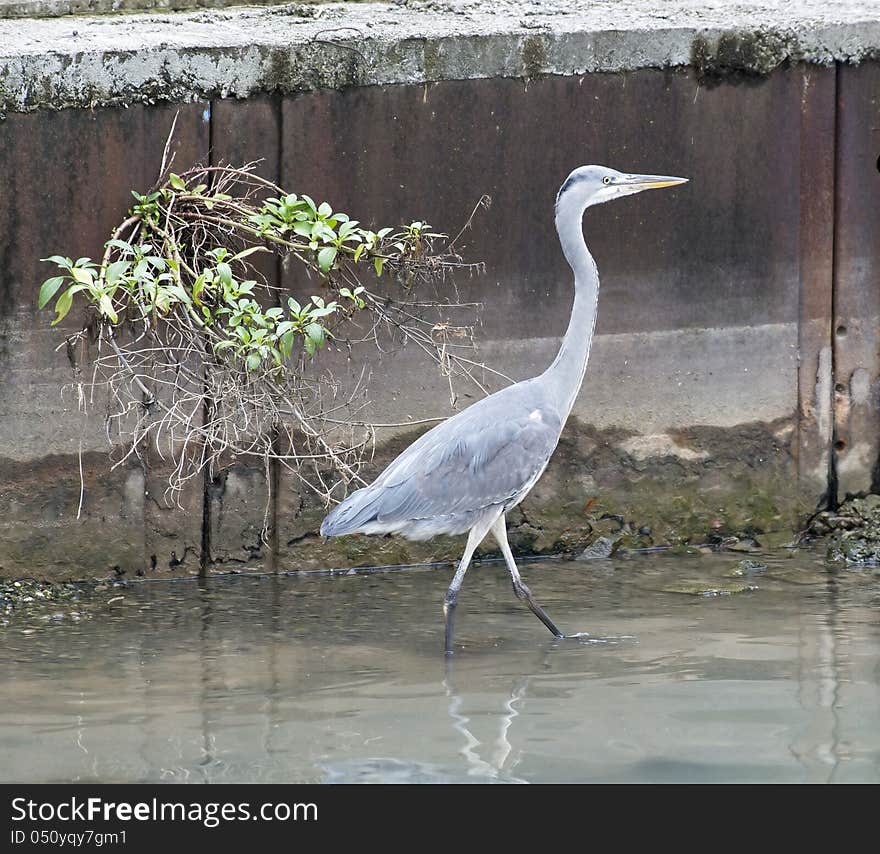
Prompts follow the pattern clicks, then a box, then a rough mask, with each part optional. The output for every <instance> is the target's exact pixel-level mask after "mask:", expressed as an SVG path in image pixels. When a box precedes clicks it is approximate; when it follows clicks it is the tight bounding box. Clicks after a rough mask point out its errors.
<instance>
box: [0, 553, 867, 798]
mask: <svg viewBox="0 0 880 854" xmlns="http://www.w3.org/2000/svg"><path fill="white" fill-rule="evenodd" d="M741 558H742V556H741V555H740V556H736V555H704V556H684V557H679V556H672V555H652V556H638V557H631V558H621V559H618V560H612V561H591V562H589V563H577V562H561V561H560V562H541V563H533V564H528V565H525V566H524V572H523V574H524V577H525V578H526V580H527V582H528V583H529V584H530V586H531V587H532V589H533V591H534V592H535V594H536V596H537V597H538V599H539V600H540V601H541V602H542V603H543V604H544V605H545V607H546V608H547V610H548V611H549V613H550V614H551V615H552V616H553V618H554V619H555V620H556V622H557V623H558V624H559V625H560V627H561V628H562V629H563V630H564V631H571V632H573V631H587V632H590V633H591V636H592V637H591V639H581V640H566V641H562V642H556V641H554V640H553V639H552V638H551V637H550V636H549V634H548V633H547V632H546V630H545V629H544V628H543V626H541V625H540V623H539V622H538V621H537V620H536V619H535V618H534V617H533V616H532V615H531V614H530V613H529V612H528V611H527V610H526V609H525V608H524V607H522V606H521V605H520V604H519V603H518V602H517V601H516V599H515V598H514V597H513V594H512V593H511V591H510V587H509V585H508V583H507V581H506V579H505V571H504V568H503V564H502V565H499V564H483V565H482V566H478V567H475V568H474V569H472V570H471V571H470V572H469V574H468V578H467V580H466V582H465V587H464V589H463V593H462V597H461V600H460V605H459V608H458V617H457V640H458V641H459V644H460V649H459V651H458V653H457V654H456V656H455V658H454V660H453V661H452V663H451V665H450V666H449V669H448V670H447V666H446V662H445V661H444V658H443V656H442V654H441V648H442V642H443V639H442V622H441V613H440V602H441V601H442V596H443V592H444V590H445V587H446V584H447V583H448V580H449V576H450V572H451V570H448V569H442V570H438V569H434V570H409V571H405V572H384V573H374V574H369V575H352V576H341V577H328V576H308V577H282V578H278V579H256V578H248V577H243V576H239V577H234V578H228V579H217V580H212V581H209V582H207V583H205V584H203V585H201V586H200V585H199V584H198V583H197V582H195V581H186V582H180V583H143V584H138V585H131V586H129V587H128V588H126V589H123V590H117V589H110V590H105V591H100V592H95V593H93V594H90V596H89V597H88V599H87V600H85V602H84V605H83V607H80V608H79V611H80V612H81V613H82V614H83V615H85V618H84V619H81V620H80V621H78V622H77V621H74V620H73V619H71V617H70V616H69V615H65V616H63V617H60V616H59V615H58V614H56V615H55V616H54V617H53V609H52V608H51V606H50V607H49V608H48V610H47V609H41V610H39V611H33V612H31V614H30V615H18V616H16V617H15V618H14V619H13V621H12V622H11V624H10V625H9V626H7V627H6V628H4V629H0V644H2V647H0V648H2V660H0V677H2V683H0V684H2V688H0V698H2V703H0V780H2V781H4V782H9V781H15V782H30V781H108V782H113V781H168V782H172V781H188V782H203V781H204V782H207V781H217V782H220V781H227V780H228V781H275V782H281V781H293V782H296V781H327V782H351V781H385V782H433V781H473V782H485V781H503V782H544V781H708V780H718V781H745V780H762V781H777V780H783V781H826V780H833V781H856V780H873V781H877V780H880V576H878V574H877V571H876V570H871V569H865V570H838V571H831V572H829V571H828V570H827V569H826V568H825V567H824V566H823V565H822V563H821V561H820V560H818V559H817V558H816V557H814V556H812V555H804V554H801V555H798V556H796V557H794V558H788V557H786V556H779V557H776V558H773V559H770V560H768V559H766V558H763V560H765V561H766V562H767V563H769V567H768V569H767V570H766V571H760V570H759V571H754V572H751V573H746V574H745V575H736V565H737V562H738V560H740V559H741ZM731 584H732V585H735V586H754V587H756V589H754V590H750V591H749V590H746V591H744V592H739V593H735V594H732V595H716V596H711V595H709V596H699V595H693V593H684V592H673V591H674V590H676V589H677V590H689V591H698V590H701V589H705V590H711V589H717V588H719V587H724V586H729V585H731ZM119 595H122V596H124V598H123V599H121V600H117V601H114V602H112V603H111V604H108V600H110V599H113V598H115V597H117V596H119ZM55 610H57V609H55Z"/></svg>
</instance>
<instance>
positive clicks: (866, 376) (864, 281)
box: [832, 63, 880, 500]
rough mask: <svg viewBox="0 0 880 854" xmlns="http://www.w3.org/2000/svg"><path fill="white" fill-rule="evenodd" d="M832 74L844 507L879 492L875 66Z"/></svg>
mask: <svg viewBox="0 0 880 854" xmlns="http://www.w3.org/2000/svg"><path fill="white" fill-rule="evenodd" d="M837 75H838V87H837V151H836V170H837V184H836V192H835V206H836V222H835V243H834V328H833V336H832V338H833V346H834V383H835V386H834V450H833V453H834V457H835V471H836V477H837V492H838V495H837V497H838V498H839V499H841V500H842V499H843V498H845V497H846V496H847V495H848V494H852V493H859V492H865V491H868V490H876V489H877V488H878V487H880V483H878V458H880V406H878V403H880V401H878V383H880V352H878V343H877V342H878V328H880V288H878V286H877V277H878V273H880V171H878V155H880V64H877V63H865V64H863V65H861V66H857V67H850V66H840V67H839V68H838V70H837Z"/></svg>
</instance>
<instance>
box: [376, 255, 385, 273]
mask: <svg viewBox="0 0 880 854" xmlns="http://www.w3.org/2000/svg"><path fill="white" fill-rule="evenodd" d="M373 266H374V267H375V268H376V275H377V276H381V275H382V268H383V267H384V266H385V259H384V258H374V259H373Z"/></svg>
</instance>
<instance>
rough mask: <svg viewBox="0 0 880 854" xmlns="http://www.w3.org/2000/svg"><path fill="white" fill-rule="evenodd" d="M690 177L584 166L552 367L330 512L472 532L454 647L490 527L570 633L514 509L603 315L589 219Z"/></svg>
mask: <svg viewBox="0 0 880 854" xmlns="http://www.w3.org/2000/svg"><path fill="white" fill-rule="evenodd" d="M685 180H686V179H684V178H670V177H666V176H660V175H627V174H623V173H621V172H617V171H615V170H614V169H607V168H605V167H603V166H582V167H580V168H579V169H575V170H574V171H573V172H572V173H571V174H570V175H569V176H568V178H567V179H566V181H565V182H564V183H563V185H562V186H561V188H560V190H559V193H558V195H557V197H556V208H555V218H556V229H557V233H558V234H559V241H560V244H561V247H562V251H563V253H564V255H565V258H566V260H567V261H568V263H569V265H570V266H571V268H572V272H573V273H574V285H575V297H574V304H573V306H572V311H571V317H570V319H569V324H568V330H567V331H566V333H565V337H564V338H563V341H562V346H561V347H560V349H559V354H558V355H557V357H556V359H555V360H554V362H553V364H552V365H550V367H549V368H547V370H546V371H544V373H542V374H541V375H540V376H538V377H534V378H533V379H529V380H525V381H523V382H519V383H516V384H515V385H512V386H509V387H508V388H505V389H502V390H501V391H499V392H496V393H495V394H493V395H490V396H489V397H487V398H485V399H483V400H481V401H479V402H477V403H474V404H473V405H471V406H470V407H468V408H467V409H465V410H464V411H463V412H459V413H458V414H457V415H454V416H453V417H452V418H449V419H448V420H447V421H444V422H443V423H442V424H439V425H437V426H436V427H434V428H433V429H431V430H429V431H428V432H427V433H425V434H424V435H423V436H421V437H420V438H419V439H417V440H416V441H415V442H414V443H413V444H412V445H410V447H408V448H407V449H406V450H405V451H404V452H403V453H402V454H400V456H398V457H397V459H395V460H394V461H393V462H392V463H391V464H390V465H389V466H388V467H387V468H386V469H385V471H383V472H382V474H381V475H379V477H378V478H376V480H375V481H374V482H373V483H372V484H370V486H367V487H365V488H364V489H359V490H357V491H356V492H353V493H352V494H351V495H349V496H348V498H346V499H345V500H344V501H343V502H342V503H341V504H339V506H337V507H336V508H335V509H334V510H333V511H332V512H331V513H330V514H328V516H327V517H326V519H324V522H323V524H322V525H321V533H322V534H323V535H324V536H328V537H335V536H341V535H343V534H354V533H364V534H401V535H403V536H405V537H408V538H409V539H413V540H424V539H428V538H430V537H433V536H436V535H438V534H463V533H465V532H468V541H467V545H466V547H465V551H464V554H463V556H462V559H461V561H460V563H459V566H458V569H457V570H456V573H455V576H454V578H453V580H452V584H451V585H450V587H449V591H448V592H447V594H446V600H445V603H444V612H445V614H446V651H447V654H451V651H452V615H453V613H454V609H455V605H456V602H457V597H458V591H459V588H460V587H461V583H462V581H463V579H464V574H465V572H466V571H467V567H468V564H469V562H470V560H471V557H472V555H473V552H474V549H476V547H477V546H478V545H479V543H480V541H481V540H482V539H483V538H484V537H485V536H486V534H487V533H488V532H489V531H491V532H492V533H493V535H494V536H495V538H496V539H497V540H498V543H499V545H500V546H501V551H502V554H503V555H504V558H505V562H506V563H507V568H508V570H509V571H510V574H511V579H512V582H513V588H514V592H515V593H516V595H517V596H518V597H519V598H520V599H522V600H524V601H525V602H526V604H527V605H528V606H529V608H531V610H532V611H533V613H534V614H535V615H536V616H537V617H538V618H539V619H540V620H541V621H542V622H543V623H544V624H545V625H546V626H547V628H548V629H550V631H551V632H553V634H555V635H556V636H557V637H562V633H561V632H560V631H559V629H557V628H556V626H555V624H554V623H553V621H552V620H551V619H550V618H549V617H548V616H547V614H546V612H545V611H544V610H543V609H542V608H541V606H540V605H539V604H538V603H537V602H536V601H535V600H534V598H533V597H532V595H531V591H529V589H528V587H526V586H525V584H523V583H522V579H521V578H520V576H519V571H518V569H517V567H516V563H515V561H514V558H513V554H512V553H511V551H510V547H509V545H508V543H507V532H506V527H505V518H504V517H505V514H506V513H507V511H508V510H510V508H512V507H514V506H515V505H516V504H518V503H519V502H520V501H522V500H523V498H525V496H526V495H527V494H528V492H529V490H531V488H532V487H533V486H534V485H535V483H536V482H537V480H538V478H540V476H541V474H542V473H543V472H544V469H545V468H546V467H547V463H548V462H549V461H550V457H551V455H552V454H553V451H554V450H555V448H556V445H557V443H558V441H559V437H560V435H561V433H562V428H563V426H564V425H565V421H566V419H567V418H568V415H569V413H570V412H571V409H572V407H573V406H574V401H575V398H576V397H577V393H578V391H579V389H580V387H581V383H582V381H583V376H584V371H585V370H586V365H587V359H588V358H589V353H590V345H591V342H592V338H593V330H594V327H595V322H596V307H597V301H598V294H599V276H598V273H597V271H596V265H595V263H594V262H593V258H592V256H591V255H590V253H589V251H588V250H587V246H586V243H585V242H584V238H583V232H582V228H581V219H582V217H583V213H584V211H585V210H586V209H587V207H589V206H591V205H595V204H599V203H601V202H605V201H609V200H610V199H613V198H617V197H620V196H625V195H630V194H632V193H638V192H640V191H642V190H647V189H651V188H658V187H669V186H674V185H676V184H682V183H684V182H685Z"/></svg>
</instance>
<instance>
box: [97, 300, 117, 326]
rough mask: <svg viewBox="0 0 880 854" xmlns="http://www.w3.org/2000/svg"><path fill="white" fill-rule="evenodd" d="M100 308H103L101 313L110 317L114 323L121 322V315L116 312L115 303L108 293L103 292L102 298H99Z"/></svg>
mask: <svg viewBox="0 0 880 854" xmlns="http://www.w3.org/2000/svg"><path fill="white" fill-rule="evenodd" d="M98 308H99V309H100V310H101V314H103V315H105V316H106V317H109V318H110V320H111V321H112V322H113V323H118V322H119V317H118V316H117V315H116V312H115V311H114V309H113V303H112V302H111V300H110V297H108V296H107V294H101V298H100V299H99V300H98Z"/></svg>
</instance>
